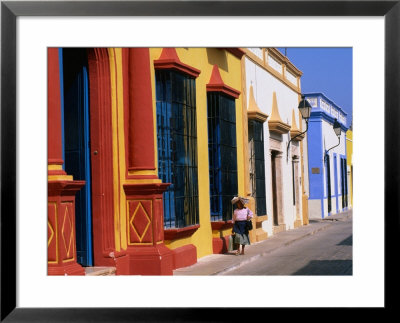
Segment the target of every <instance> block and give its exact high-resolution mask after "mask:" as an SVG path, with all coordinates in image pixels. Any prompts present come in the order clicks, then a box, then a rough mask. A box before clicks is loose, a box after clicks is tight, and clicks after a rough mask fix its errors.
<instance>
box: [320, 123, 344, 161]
mask: <svg viewBox="0 0 400 323" xmlns="http://www.w3.org/2000/svg"><path fill="white" fill-rule="evenodd" d="M333 131H335V134H336V136H337V137H338V139H339V143H338V144H337V145H336V146H333V147H331V148H329V149H328V150H327V151H326V152H325V155H324V161H326V158H327V157H328V152H329V150H331V149H333V148H335V147H337V146H339V145H340V134H341V132H342V129H341V127H340V123H339V122H338V121H337V119H335V121H334V122H333Z"/></svg>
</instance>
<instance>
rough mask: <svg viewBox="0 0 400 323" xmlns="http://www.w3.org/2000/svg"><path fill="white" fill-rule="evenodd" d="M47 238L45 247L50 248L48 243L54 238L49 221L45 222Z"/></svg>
mask: <svg viewBox="0 0 400 323" xmlns="http://www.w3.org/2000/svg"><path fill="white" fill-rule="evenodd" d="M47 236H48V240H47V247H48V246H50V243H51V241H52V240H53V238H54V230H53V227H52V226H51V224H50V222H49V221H47Z"/></svg>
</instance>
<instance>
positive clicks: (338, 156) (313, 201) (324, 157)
mask: <svg viewBox="0 0 400 323" xmlns="http://www.w3.org/2000/svg"><path fill="white" fill-rule="evenodd" d="M305 97H306V99H307V100H308V101H309V102H310V104H311V106H312V112H311V116H310V119H309V130H308V133H307V144H308V167H309V169H308V172H309V190H310V196H309V202H308V203H309V218H310V219H312V218H314V219H315V218H317V219H320V218H324V217H327V216H329V215H332V214H335V213H339V212H342V211H344V210H346V209H347V208H348V207H349V198H348V196H349V190H348V183H347V172H348V170H347V150H346V131H347V129H348V126H347V113H346V112H344V111H343V109H342V108H341V107H339V106H338V105H337V104H335V103H334V102H333V101H332V100H331V99H329V98H328V97H326V96H325V95H324V94H323V93H308V94H305ZM335 120H337V122H338V123H339V124H340V130H341V131H340V135H336V133H335V132H334V130H333V124H334V122H335Z"/></svg>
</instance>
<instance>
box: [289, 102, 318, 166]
mask: <svg viewBox="0 0 400 323" xmlns="http://www.w3.org/2000/svg"><path fill="white" fill-rule="evenodd" d="M298 109H299V110H300V113H301V116H302V117H303V119H304V120H305V122H306V130H305V131H303V132H302V133H299V134H298V135H296V136H294V137H293V138H292V139H290V140H289V142H288V145H287V149H286V161H288V160H289V147H290V143H291V142H292V141H293V140H294V139H295V138H297V137H299V136H301V135H304V134H305V133H306V132H307V131H308V119H310V115H311V109H312V107H311V104H310V102H308V101H307V100H306V99H305V97H304V95H302V96H301V101H300V102H299V106H298Z"/></svg>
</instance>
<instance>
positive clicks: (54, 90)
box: [47, 48, 65, 174]
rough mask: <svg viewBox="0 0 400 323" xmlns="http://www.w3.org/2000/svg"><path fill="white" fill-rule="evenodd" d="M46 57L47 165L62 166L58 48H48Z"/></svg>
mask: <svg viewBox="0 0 400 323" xmlns="http://www.w3.org/2000/svg"><path fill="white" fill-rule="evenodd" d="M47 55H48V57H47V79H48V83H47V86H48V91H47V105H48V109H47V111H48V112H47V113H48V118H47V130H48V136H47V144H48V163H49V165H62V164H63V160H62V143H61V95H60V65H59V55H58V48H48V50H47ZM53 170H54V169H53ZM64 174H65V172H64Z"/></svg>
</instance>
